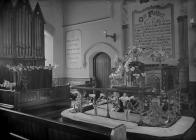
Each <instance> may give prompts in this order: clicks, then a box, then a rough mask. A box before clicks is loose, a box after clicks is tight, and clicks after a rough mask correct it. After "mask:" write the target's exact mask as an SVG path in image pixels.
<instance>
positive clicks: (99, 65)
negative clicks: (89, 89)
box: [93, 52, 111, 88]
mask: <svg viewBox="0 0 196 140" xmlns="http://www.w3.org/2000/svg"><path fill="white" fill-rule="evenodd" d="M110 72H111V59H110V57H109V56H108V55H107V54H106V53H103V52H101V53H98V54H97V55H95V56H94V58H93V74H94V76H95V77H96V79H97V87H100V88H108V87H110V80H109V74H110Z"/></svg>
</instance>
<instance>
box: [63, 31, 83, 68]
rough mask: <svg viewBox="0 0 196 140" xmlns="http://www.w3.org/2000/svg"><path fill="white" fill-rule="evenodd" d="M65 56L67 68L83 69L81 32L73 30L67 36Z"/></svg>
mask: <svg viewBox="0 0 196 140" xmlns="http://www.w3.org/2000/svg"><path fill="white" fill-rule="evenodd" d="M65 41H66V43H65V45H66V46H65V47H66V49H65V54H66V67H67V68H81V64H82V63H81V32H80V31H79V30H73V31H68V32H66V35H65Z"/></svg>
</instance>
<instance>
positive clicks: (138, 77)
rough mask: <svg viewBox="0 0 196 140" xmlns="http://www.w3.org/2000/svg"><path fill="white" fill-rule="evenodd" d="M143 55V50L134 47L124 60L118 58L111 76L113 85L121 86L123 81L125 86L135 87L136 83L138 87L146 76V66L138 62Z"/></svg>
mask: <svg viewBox="0 0 196 140" xmlns="http://www.w3.org/2000/svg"><path fill="white" fill-rule="evenodd" d="M142 54H143V51H142V48H139V47H133V48H132V49H130V50H129V52H128V54H127V55H125V56H124V58H123V59H120V58H117V59H116V60H115V67H114V71H113V72H112V73H111V74H110V76H109V78H110V79H111V81H112V84H114V83H115V82H116V83H117V84H119V83H122V81H123V82H124V84H125V85H127V84H128V83H130V84H129V85H131V86H133V84H134V83H135V85H137V86H138V83H139V81H142V80H144V78H145V76H146V74H145V72H144V64H143V63H142V62H140V61H138V58H139V57H140V56H142ZM116 83H115V84H116ZM119 85H120V84H119Z"/></svg>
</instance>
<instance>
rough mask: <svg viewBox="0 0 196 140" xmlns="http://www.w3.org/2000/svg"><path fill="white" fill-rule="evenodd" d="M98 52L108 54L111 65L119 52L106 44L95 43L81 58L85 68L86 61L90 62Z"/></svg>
mask: <svg viewBox="0 0 196 140" xmlns="http://www.w3.org/2000/svg"><path fill="white" fill-rule="evenodd" d="M100 52H104V53H106V54H108V55H109V56H110V58H111V64H112V65H113V63H114V62H113V60H114V58H115V57H116V56H118V54H119V52H118V50H117V49H116V48H115V47H114V46H112V45H111V44H109V43H106V42H97V43H95V44H93V45H91V46H90V47H89V48H88V49H87V50H86V51H85V53H84V57H83V66H84V67H86V64H87V61H88V60H89V62H90V60H92V58H93V57H94V56H95V55H96V54H97V53H100Z"/></svg>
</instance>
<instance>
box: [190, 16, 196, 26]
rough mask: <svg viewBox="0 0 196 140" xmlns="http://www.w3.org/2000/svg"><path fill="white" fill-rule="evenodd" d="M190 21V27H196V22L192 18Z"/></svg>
mask: <svg viewBox="0 0 196 140" xmlns="http://www.w3.org/2000/svg"><path fill="white" fill-rule="evenodd" d="M190 23H191V25H192V27H196V22H195V19H194V18H191V19H190Z"/></svg>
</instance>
